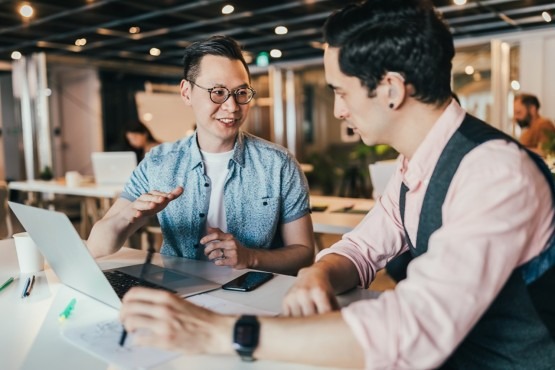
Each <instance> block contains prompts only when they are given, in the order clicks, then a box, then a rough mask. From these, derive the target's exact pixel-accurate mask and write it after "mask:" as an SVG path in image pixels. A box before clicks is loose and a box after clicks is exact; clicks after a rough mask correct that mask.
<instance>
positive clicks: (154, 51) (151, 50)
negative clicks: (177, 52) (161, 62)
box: [149, 48, 161, 57]
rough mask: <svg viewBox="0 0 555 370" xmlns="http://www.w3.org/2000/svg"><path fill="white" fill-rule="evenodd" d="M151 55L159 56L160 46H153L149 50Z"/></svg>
mask: <svg viewBox="0 0 555 370" xmlns="http://www.w3.org/2000/svg"><path fill="white" fill-rule="evenodd" d="M149 53H150V55H152V56H153V57H157V56H158V55H160V53H161V51H160V49H158V48H151V49H150V51H149Z"/></svg>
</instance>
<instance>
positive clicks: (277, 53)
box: [270, 49, 281, 58]
mask: <svg viewBox="0 0 555 370" xmlns="http://www.w3.org/2000/svg"><path fill="white" fill-rule="evenodd" d="M270 56H271V57H272V58H281V50H279V49H272V50H270Z"/></svg>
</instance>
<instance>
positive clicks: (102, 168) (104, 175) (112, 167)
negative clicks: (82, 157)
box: [91, 152, 137, 185]
mask: <svg viewBox="0 0 555 370" xmlns="http://www.w3.org/2000/svg"><path fill="white" fill-rule="evenodd" d="M91 160H92V165H93V172H94V181H95V182H96V183H97V184H99V185H124V184H125V183H126V182H127V180H129V176H131V173H132V172H133V170H134V169H135V167H137V156H136V155H135V153H134V152H94V153H92V154H91Z"/></svg>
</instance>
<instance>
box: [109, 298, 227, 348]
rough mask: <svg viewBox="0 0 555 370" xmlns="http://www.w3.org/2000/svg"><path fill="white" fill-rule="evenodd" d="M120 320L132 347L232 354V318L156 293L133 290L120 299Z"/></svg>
mask: <svg viewBox="0 0 555 370" xmlns="http://www.w3.org/2000/svg"><path fill="white" fill-rule="evenodd" d="M120 320H121V322H122V323H123V325H124V327H125V329H126V330H127V331H128V332H129V333H133V343H134V344H137V345H139V346H149V347H157V348H161V349H165V350H173V351H175V350H178V351H182V352H186V353H191V354H193V353H194V354H198V353H232V352H233V351H232V349H231V340H230V337H229V335H230V334H229V333H231V331H232V329H231V328H232V327H233V323H234V318H232V317H231V316H222V315H219V314H216V313H214V312H212V311H209V310H207V309H205V308H202V307H199V306H196V305H194V304H192V303H190V302H187V301H185V300H183V299H181V298H179V297H177V296H176V295H174V294H172V293H169V292H166V291H162V290H156V289H148V288H133V289H131V290H129V292H127V294H126V295H125V296H124V297H123V305H122V307H121V311H120Z"/></svg>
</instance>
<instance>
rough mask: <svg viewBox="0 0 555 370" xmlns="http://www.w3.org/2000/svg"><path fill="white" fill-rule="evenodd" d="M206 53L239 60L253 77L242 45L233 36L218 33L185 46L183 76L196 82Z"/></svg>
mask: <svg viewBox="0 0 555 370" xmlns="http://www.w3.org/2000/svg"><path fill="white" fill-rule="evenodd" d="M205 55H216V56H222V57H226V58H228V59H231V60H239V61H240V62H241V63H242V64H243V66H244V67H245V69H246V70H247V74H248V76H249V81H250V79H251V74H250V71H249V67H248V66H247V62H245V58H244V57H243V53H242V51H241V47H240V46H239V44H238V43H237V41H235V40H234V39H232V38H231V37H228V36H221V35H216V36H212V37H210V38H208V39H206V40H203V41H196V42H194V43H192V44H191V45H189V46H187V47H186V48H185V53H184V55H183V78H184V79H185V80H187V81H192V82H195V80H196V79H197V77H198V74H199V72H200V62H201V61H202V58H203V57H204V56H205Z"/></svg>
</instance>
